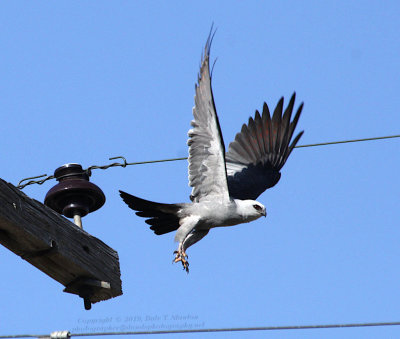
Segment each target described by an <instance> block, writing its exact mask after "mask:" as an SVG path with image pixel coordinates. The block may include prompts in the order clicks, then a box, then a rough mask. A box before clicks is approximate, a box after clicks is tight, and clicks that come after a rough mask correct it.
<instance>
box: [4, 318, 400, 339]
mask: <svg viewBox="0 0 400 339" xmlns="http://www.w3.org/2000/svg"><path fill="white" fill-rule="evenodd" d="M399 325H400V322H399V321H396V322H376V323H350V324H324V325H299V326H262V327H232V328H203V329H201V328H200V329H191V330H165V331H131V332H130V331H125V332H93V333H70V334H69V335H70V336H71V337H94V336H108V335H144V334H150V335H151V334H183V333H216V332H248V331H284V330H315V329H330V328H351V327H353V328H354V327H382V326H399ZM43 337H49V335H48V334H40V335H39V334H17V335H1V336H0V338H2V339H11V338H43Z"/></svg>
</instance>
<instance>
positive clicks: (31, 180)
mask: <svg viewBox="0 0 400 339" xmlns="http://www.w3.org/2000/svg"><path fill="white" fill-rule="evenodd" d="M393 138H400V134H397V135H388V136H383V137H372V138H363V139H349V140H340V141H329V142H321V143H316V144H308V145H297V146H296V147H295V148H306V147H317V146H328V145H338V144H347V143H353V142H363V141H375V140H384V139H393ZM115 159H121V160H122V161H123V162H121V163H120V162H115V163H112V164H108V165H103V166H97V165H92V166H89V167H88V168H87V169H86V170H85V171H86V172H87V173H88V175H89V176H90V175H91V172H92V170H94V169H102V170H106V169H109V168H110V167H126V166H134V165H145V164H155V163H160V162H170V161H180V160H187V157H182V158H168V159H160V160H149V161H138V162H127V161H126V159H125V158H124V157H122V156H118V157H113V158H110V159H109V160H115ZM39 178H43V179H40V180H34V179H39ZM52 179H54V176H53V175H49V176H48V175H47V174H42V175H38V176H34V177H29V178H25V179H22V180H21V181H20V182H19V183H18V185H17V188H19V189H23V188H25V187H26V186H28V185H33V184H38V185H42V184H43V183H45V182H46V181H48V180H52ZM23 182H25V183H24V184H22V183H23Z"/></svg>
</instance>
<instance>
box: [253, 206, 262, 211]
mask: <svg viewBox="0 0 400 339" xmlns="http://www.w3.org/2000/svg"><path fill="white" fill-rule="evenodd" d="M253 207H254V208H255V209H256V210H257V211H261V210H262V207H261V206H260V205H253Z"/></svg>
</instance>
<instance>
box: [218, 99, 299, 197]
mask: <svg viewBox="0 0 400 339" xmlns="http://www.w3.org/2000/svg"><path fill="white" fill-rule="evenodd" d="M295 97H296V93H294V94H293V95H292V97H291V99H290V101H289V104H288V106H287V108H286V109H285V111H284V112H283V98H281V99H280V100H279V102H278V104H277V106H276V108H275V110H274V114H273V116H272V119H271V115H270V112H269V109H268V106H267V104H266V103H265V102H264V106H263V112H262V116H260V113H259V112H258V111H256V114H255V118H254V119H253V118H250V119H249V123H248V124H247V125H246V124H244V125H243V126H242V130H241V132H240V133H238V134H237V135H236V137H235V140H234V141H233V142H231V143H230V144H229V148H228V152H227V153H226V169H227V174H228V186H229V192H230V195H231V197H233V198H236V199H256V198H257V197H258V196H259V195H260V194H261V193H263V192H264V191H265V190H266V189H268V188H270V187H273V186H274V185H276V183H277V182H278V181H279V179H280V177H281V173H280V170H281V168H282V167H283V165H284V164H285V162H286V160H287V158H288V157H289V155H290V153H291V152H292V150H293V148H294V147H295V146H296V144H297V142H298V141H299V139H300V137H301V136H302V134H303V132H304V131H302V132H300V133H299V134H298V135H297V136H296V137H295V138H294V140H293V141H292V143H290V141H291V139H292V136H293V133H294V130H295V128H296V125H297V122H298V120H299V118H300V114H301V111H302V109H303V103H301V105H300V106H299V108H298V109H297V112H296V115H295V117H294V118H293V120H292V121H290V120H291V115H292V112H293V106H294V101H295ZM282 113H283V115H282Z"/></svg>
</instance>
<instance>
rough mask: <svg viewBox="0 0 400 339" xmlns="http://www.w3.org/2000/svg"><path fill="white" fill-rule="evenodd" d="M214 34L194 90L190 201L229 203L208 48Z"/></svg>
mask: <svg viewBox="0 0 400 339" xmlns="http://www.w3.org/2000/svg"><path fill="white" fill-rule="evenodd" d="M212 38H213V32H212V31H211V32H210V35H209V37H208V39H207V43H206V46H205V49H204V55H203V57H202V60H201V67H200V73H199V75H198V83H197V84H196V87H195V90H196V95H195V98H194V101H195V106H194V107H193V116H194V120H192V122H191V125H192V127H193V128H192V129H191V130H190V131H189V132H188V135H189V140H188V146H189V185H190V186H191V187H193V189H192V193H191V196H190V197H191V199H192V201H195V202H198V201H201V200H206V199H222V200H226V201H227V200H229V191H228V184H227V177H226V168H225V146H224V141H223V139H222V134H221V128H220V126H219V121H218V116H217V112H216V109H215V104H214V98H213V94H212V89H211V75H210V47H211V42H212Z"/></svg>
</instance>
